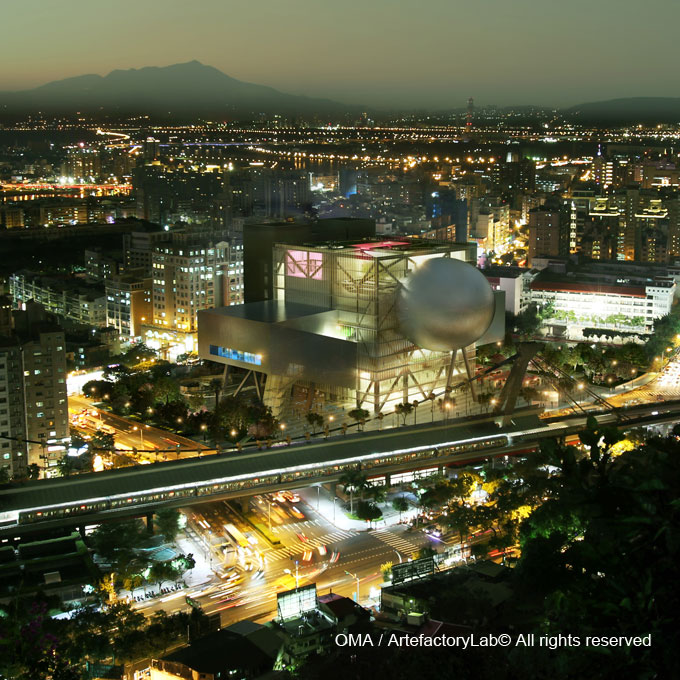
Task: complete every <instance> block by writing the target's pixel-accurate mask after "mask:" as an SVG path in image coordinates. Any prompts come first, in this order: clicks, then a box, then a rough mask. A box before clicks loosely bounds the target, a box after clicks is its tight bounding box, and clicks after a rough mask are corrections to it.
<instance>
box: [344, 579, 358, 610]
mask: <svg viewBox="0 0 680 680" xmlns="http://www.w3.org/2000/svg"><path fill="white" fill-rule="evenodd" d="M345 574H347V576H351V577H352V578H353V579H356V582H357V599H356V602H357V604H358V603H359V576H358V575H357V574H352V573H351V572H349V571H346V572H345Z"/></svg>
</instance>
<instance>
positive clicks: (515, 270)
mask: <svg viewBox="0 0 680 680" xmlns="http://www.w3.org/2000/svg"><path fill="white" fill-rule="evenodd" d="M480 271H481V272H482V274H484V276H490V277H498V278H501V279H516V278H518V277H519V276H522V274H526V273H528V272H531V271H534V270H532V269H530V268H528V267H515V266H510V267H504V266H502V265H491V266H490V267H484V269H480Z"/></svg>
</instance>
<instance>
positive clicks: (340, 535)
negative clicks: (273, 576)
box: [271, 531, 354, 558]
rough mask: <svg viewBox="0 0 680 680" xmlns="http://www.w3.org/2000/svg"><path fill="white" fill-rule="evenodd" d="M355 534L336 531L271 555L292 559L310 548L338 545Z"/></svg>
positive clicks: (278, 550) (276, 551) (286, 547)
mask: <svg viewBox="0 0 680 680" xmlns="http://www.w3.org/2000/svg"><path fill="white" fill-rule="evenodd" d="M353 535H354V534H353V533H352V532H351V531H334V532H332V533H330V534H325V535H324V536H320V537H319V538H312V539H310V540H309V541H304V542H302V541H300V542H299V543H297V544H296V545H289V546H285V547H284V548H279V549H277V550H274V551H273V553H271V556H272V557H273V558H278V557H290V556H292V555H296V554H298V555H299V554H302V553H303V552H305V551H306V550H309V549H310V548H312V549H314V548H318V547H319V546H320V545H328V544H330V543H337V542H339V541H341V540H343V539H345V538H350V537H351V536H353Z"/></svg>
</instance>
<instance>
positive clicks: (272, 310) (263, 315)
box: [201, 300, 327, 323]
mask: <svg viewBox="0 0 680 680" xmlns="http://www.w3.org/2000/svg"><path fill="white" fill-rule="evenodd" d="M326 311H327V310H326V309H324V308H321V307H314V306H312V305H301V304H298V303H295V302H283V301H281V300H265V301H264V302H247V303H246V304H243V305H231V306H229V307H216V308H215V309H205V310H201V313H202V314H216V315H218V316H227V317H231V318H237V319H247V320H248V321H260V322H262V323H283V322H284V321H290V320H291V319H299V318H300V317H304V316H310V315H311V314H320V313H323V312H326Z"/></svg>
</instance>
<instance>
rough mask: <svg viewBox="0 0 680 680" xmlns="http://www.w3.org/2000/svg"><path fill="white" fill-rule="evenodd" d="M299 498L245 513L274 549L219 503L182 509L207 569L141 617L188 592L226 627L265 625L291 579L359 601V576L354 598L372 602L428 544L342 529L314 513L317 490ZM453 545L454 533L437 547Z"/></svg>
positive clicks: (420, 535)
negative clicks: (387, 575) (246, 547)
mask: <svg viewBox="0 0 680 680" xmlns="http://www.w3.org/2000/svg"><path fill="white" fill-rule="evenodd" d="M297 493H299V494H300V495H301V496H302V498H301V499H300V501H299V502H297V503H295V505H294V506H292V504H291V503H289V502H285V501H279V502H276V501H273V497H272V496H268V497H264V496H263V497H254V498H253V499H251V503H250V508H249V515H250V516H253V515H254V516H257V515H258V514H259V518H258V519H259V522H260V523H262V524H263V525H265V526H266V525H267V524H268V522H269V520H270V519H271V523H272V533H271V534H270V536H271V537H272V538H273V539H274V540H275V541H279V542H280V543H279V544H272V543H271V542H270V541H269V540H267V537H266V536H265V535H263V534H262V533H259V532H258V531H257V530H255V529H254V528H253V527H252V525H250V524H249V523H248V522H247V521H246V520H244V518H243V517H241V516H240V515H237V514H236V513H235V512H234V511H233V509H230V508H229V506H227V504H225V503H224V502H222V501H220V502H216V503H210V504H202V505H200V506H194V507H192V508H188V509H186V510H185V511H184V512H185V514H186V515H187V519H188V524H187V530H186V536H187V539H185V540H190V541H192V543H193V546H194V548H195V554H196V555H197V557H198V558H199V559H200V560H202V561H203V563H204V564H208V563H209V564H210V567H211V571H210V572H206V578H205V579H204V582H203V583H201V584H200V585H196V586H194V587H192V588H188V589H185V590H183V591H182V592H181V593H170V594H169V595H167V596H165V597H159V598H155V599H153V600H146V601H144V602H141V603H137V604H136V605H135V606H137V607H138V608H139V609H140V610H141V611H143V612H145V613H146V614H150V613H152V612H153V611H156V610H158V609H164V610H165V611H167V612H169V613H172V612H175V611H179V610H185V609H186V608H187V607H188V606H189V605H187V604H186V595H189V597H190V598H191V599H193V600H195V601H197V602H198V603H199V604H200V605H201V607H202V609H203V610H204V612H205V613H207V614H215V613H219V614H220V615H221V619H222V625H223V626H225V625H229V624H230V623H233V622H235V621H239V620H242V619H250V620H255V621H259V620H261V621H264V620H269V619H271V618H272V617H273V616H275V614H276V596H277V593H280V592H282V591H285V590H290V589H292V588H294V587H295V585H296V579H297V583H298V584H299V585H306V584H309V583H315V584H316V586H317V590H318V592H319V594H323V593H326V592H329V591H330V590H332V591H333V592H337V593H339V594H341V595H346V596H347V597H356V593H357V579H358V588H359V594H358V597H359V600H360V602H362V604H370V602H371V600H372V599H373V600H374V599H375V597H376V596H377V592H378V589H379V587H380V585H381V583H382V582H383V580H384V579H383V575H382V572H381V569H380V568H381V565H383V564H385V563H387V562H392V563H397V562H399V561H405V560H408V559H410V558H412V557H413V555H414V553H416V552H417V551H418V550H419V549H420V548H422V547H423V546H425V545H433V544H432V540H433V539H431V538H430V537H428V535H427V534H425V533H424V532H423V531H420V530H417V529H410V528H409V527H408V526H407V525H405V524H394V525H390V526H386V527H381V528H378V529H374V530H372V531H368V530H367V527H364V528H361V529H357V528H340V527H341V526H342V522H338V525H336V524H333V522H332V517H327V516H325V514H323V513H322V512H317V510H316V509H315V508H316V507H317V493H316V492H315V491H314V490H311V489H300V490H298V492H297ZM307 501H309V502H307ZM272 502H274V503H275V505H276V509H275V511H274V512H273V513H272V512H270V506H269V503H272ZM322 505H323V504H322ZM293 507H294V508H295V510H293ZM322 510H323V508H322ZM339 514H340V513H338V515H339ZM343 518H344V515H343ZM344 524H345V525H346V524H347V522H346V521H345V522H344ZM229 525H231V526H236V527H237V531H238V532H240V533H241V535H242V536H245V537H246V538H247V540H248V541H249V542H250V544H251V548H250V551H249V555H247V556H246V555H245V551H243V550H239V548H238V546H237V541H236V540H234V539H233V537H231V536H230V535H229V532H228V530H226V529H225V527H228V526H229ZM267 533H269V532H267ZM456 542H457V539H456V538H455V537H453V536H451V537H450V538H449V539H444V541H438V542H437V544H438V545H439V546H442V545H445V544H448V543H456Z"/></svg>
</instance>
